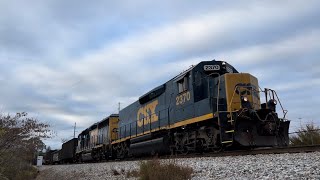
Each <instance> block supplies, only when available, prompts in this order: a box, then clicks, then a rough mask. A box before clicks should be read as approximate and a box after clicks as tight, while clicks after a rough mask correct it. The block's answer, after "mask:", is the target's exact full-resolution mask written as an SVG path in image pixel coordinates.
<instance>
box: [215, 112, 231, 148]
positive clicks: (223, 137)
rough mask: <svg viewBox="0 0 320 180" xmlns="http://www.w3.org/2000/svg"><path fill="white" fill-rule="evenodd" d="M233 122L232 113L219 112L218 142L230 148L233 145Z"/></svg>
mask: <svg viewBox="0 0 320 180" xmlns="http://www.w3.org/2000/svg"><path fill="white" fill-rule="evenodd" d="M234 124H235V123H234V120H233V118H232V113H230V112H227V111H224V112H221V111H220V112H219V125H220V142H221V144H224V145H227V146H230V145H232V143H233V137H234V133H235V131H234V129H235V126H234Z"/></svg>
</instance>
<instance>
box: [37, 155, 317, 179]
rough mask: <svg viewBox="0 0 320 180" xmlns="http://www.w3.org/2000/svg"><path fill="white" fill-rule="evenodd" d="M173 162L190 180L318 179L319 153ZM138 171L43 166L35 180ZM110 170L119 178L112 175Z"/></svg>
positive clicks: (123, 166) (113, 166) (132, 165)
mask: <svg viewBox="0 0 320 180" xmlns="http://www.w3.org/2000/svg"><path fill="white" fill-rule="evenodd" d="M163 161H166V160H163ZM171 161H172V160H171ZM174 161H175V162H176V163H177V164H181V165H183V166H189V167H192V168H193V170H194V174H193V178H192V179H320V152H313V153H297V154H271V155H248V156H233V157H231V156H230V157H204V158H184V159H176V160H174ZM138 168H139V162H138V161H129V162H106V163H92V164H75V165H55V166H43V167H41V168H39V169H40V175H39V176H38V178H37V180H44V179H45V180H51V179H52V180H55V179H62V180H63V179H82V180H85V179H86V180H87V179H90V180H91V179H127V178H126V172H128V171H131V170H137V169H138ZM113 170H116V171H117V172H119V173H120V175H114V173H113ZM131 179H132V178H131Z"/></svg>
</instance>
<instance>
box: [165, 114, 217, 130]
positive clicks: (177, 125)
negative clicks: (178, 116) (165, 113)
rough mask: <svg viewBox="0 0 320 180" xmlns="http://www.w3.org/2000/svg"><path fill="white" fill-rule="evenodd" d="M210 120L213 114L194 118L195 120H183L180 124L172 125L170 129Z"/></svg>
mask: <svg viewBox="0 0 320 180" xmlns="http://www.w3.org/2000/svg"><path fill="white" fill-rule="evenodd" d="M211 118H213V113H210V114H206V115H203V116H198V117H195V118H191V119H187V120H183V121H181V122H177V123H174V124H172V125H171V126H170V129H172V128H176V127H180V126H184V125H188V124H192V123H196V122H200V121H204V120H208V119H211Z"/></svg>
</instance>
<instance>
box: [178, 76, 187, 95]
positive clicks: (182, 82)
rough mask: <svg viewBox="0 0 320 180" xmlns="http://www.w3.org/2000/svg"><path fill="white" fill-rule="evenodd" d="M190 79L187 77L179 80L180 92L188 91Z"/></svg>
mask: <svg viewBox="0 0 320 180" xmlns="http://www.w3.org/2000/svg"><path fill="white" fill-rule="evenodd" d="M188 81H189V78H188V76H185V77H184V78H183V79H181V80H179V81H178V82H177V83H178V92H179V93H181V92H183V91H186V90H188V86H189V82H188Z"/></svg>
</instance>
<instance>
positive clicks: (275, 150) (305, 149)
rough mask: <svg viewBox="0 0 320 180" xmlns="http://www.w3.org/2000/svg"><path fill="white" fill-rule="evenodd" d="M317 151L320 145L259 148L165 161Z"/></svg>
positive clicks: (178, 156)
mask: <svg viewBox="0 0 320 180" xmlns="http://www.w3.org/2000/svg"><path fill="white" fill-rule="evenodd" d="M315 151H320V145H312V146H290V147H277V148H257V149H252V150H226V151H223V152H215V153H212V152H210V153H204V154H190V155H176V156H167V157H165V158H164V159H170V158H193V157H223V156H245V155H257V154H284V153H308V152H315ZM160 158H161V157H160Z"/></svg>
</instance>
